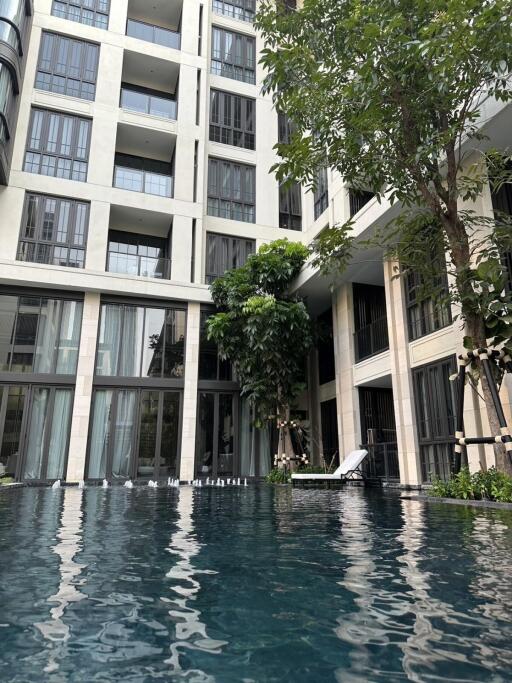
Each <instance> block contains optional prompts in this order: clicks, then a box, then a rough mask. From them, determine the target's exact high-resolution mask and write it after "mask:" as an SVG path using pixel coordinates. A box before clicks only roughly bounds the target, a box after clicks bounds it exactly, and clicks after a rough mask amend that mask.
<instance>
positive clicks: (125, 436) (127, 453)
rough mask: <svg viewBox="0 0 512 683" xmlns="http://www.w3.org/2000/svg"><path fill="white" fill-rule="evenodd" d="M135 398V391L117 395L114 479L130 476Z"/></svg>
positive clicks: (113, 463)
mask: <svg viewBox="0 0 512 683" xmlns="http://www.w3.org/2000/svg"><path fill="white" fill-rule="evenodd" d="M136 397H137V394H136V392H135V391H120V392H119V394H118V395H117V415H116V427H115V442H114V457H113V460H112V476H113V477H114V478H116V477H121V478H126V477H129V476H130V463H131V459H132V452H133V434H134V430H135V399H136Z"/></svg>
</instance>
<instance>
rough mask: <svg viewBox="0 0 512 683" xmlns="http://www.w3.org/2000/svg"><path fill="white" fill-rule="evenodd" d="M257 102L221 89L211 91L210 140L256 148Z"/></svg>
mask: <svg viewBox="0 0 512 683" xmlns="http://www.w3.org/2000/svg"><path fill="white" fill-rule="evenodd" d="M255 111H256V102H255V100H252V99H250V98H249V97H242V96H241V95H232V94H230V93H227V92H222V91H221V90H211V91H210V140H212V141H213V142H221V143H223V144H225V145H234V146H235V147H244V148H245V149H254V148H255Z"/></svg>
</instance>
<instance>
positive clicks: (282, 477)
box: [265, 467, 290, 484]
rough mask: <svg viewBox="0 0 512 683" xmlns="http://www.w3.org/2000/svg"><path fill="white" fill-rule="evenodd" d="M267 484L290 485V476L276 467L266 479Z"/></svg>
mask: <svg viewBox="0 0 512 683" xmlns="http://www.w3.org/2000/svg"><path fill="white" fill-rule="evenodd" d="M265 481H266V482H267V484H288V483H289V481H290V474H289V472H287V471H286V470H284V469H280V468H279V467H275V468H274V469H273V470H270V472H269V473H268V474H267V476H266V477H265Z"/></svg>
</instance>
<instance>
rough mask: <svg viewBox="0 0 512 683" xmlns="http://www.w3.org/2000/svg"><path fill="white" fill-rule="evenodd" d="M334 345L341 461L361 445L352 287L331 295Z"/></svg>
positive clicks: (346, 285) (348, 285)
mask: <svg viewBox="0 0 512 683" xmlns="http://www.w3.org/2000/svg"><path fill="white" fill-rule="evenodd" d="M332 315H333V342H334V359H335V367H336V403H337V409H338V440H339V447H340V462H343V460H344V458H345V457H346V456H347V455H348V453H350V451H353V450H354V449H356V448H358V447H359V445H360V443H361V433H360V432H361V426H360V421H359V396H358V390H357V387H354V370H353V367H354V358H355V355H354V314H353V297H352V285H351V284H350V283H348V284H344V285H342V286H341V287H340V288H339V289H338V290H336V292H335V293H334V295H333V303H332Z"/></svg>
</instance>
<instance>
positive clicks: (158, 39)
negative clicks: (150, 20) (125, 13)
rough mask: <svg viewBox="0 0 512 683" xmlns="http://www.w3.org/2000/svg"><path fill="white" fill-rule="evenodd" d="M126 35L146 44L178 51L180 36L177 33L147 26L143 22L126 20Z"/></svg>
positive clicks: (150, 25) (159, 27)
mask: <svg viewBox="0 0 512 683" xmlns="http://www.w3.org/2000/svg"><path fill="white" fill-rule="evenodd" d="M126 35H127V36H131V37H132V38H138V39H139V40H145V41H146V42H147V43H155V44H156V45H163V46H164V47H172V48H173V49H174V50H179V49H180V45H181V34H179V33H178V32H177V31H171V30H170V29H168V28H162V27H161V26H154V25H153V24H147V23H146V22H145V21H137V20H136V19H128V21H127V22H126Z"/></svg>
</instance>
